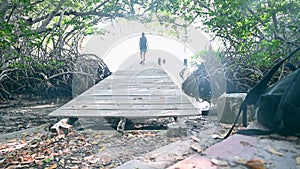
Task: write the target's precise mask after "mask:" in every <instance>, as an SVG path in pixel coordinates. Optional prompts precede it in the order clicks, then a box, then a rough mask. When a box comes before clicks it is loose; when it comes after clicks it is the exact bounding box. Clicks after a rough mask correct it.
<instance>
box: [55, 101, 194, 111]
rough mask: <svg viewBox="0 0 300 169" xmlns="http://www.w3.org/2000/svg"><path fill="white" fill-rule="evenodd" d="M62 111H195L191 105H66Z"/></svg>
mask: <svg viewBox="0 0 300 169" xmlns="http://www.w3.org/2000/svg"><path fill="white" fill-rule="evenodd" d="M61 109H76V110H88V109H89V110H99V109H101V110H195V107H194V106H193V105H191V104H153V105H151V104H148V105H145V104H104V105H97V104H90V103H87V104H80V105H79V104H66V105H65V106H63V107H61Z"/></svg>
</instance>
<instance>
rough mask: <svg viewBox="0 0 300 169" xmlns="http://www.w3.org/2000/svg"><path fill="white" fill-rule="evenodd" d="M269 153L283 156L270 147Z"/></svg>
mask: <svg viewBox="0 0 300 169" xmlns="http://www.w3.org/2000/svg"><path fill="white" fill-rule="evenodd" d="M268 151H269V152H270V153H272V154H275V155H278V156H283V154H282V153H279V152H278V151H276V150H275V149H274V148H272V147H270V146H268Z"/></svg>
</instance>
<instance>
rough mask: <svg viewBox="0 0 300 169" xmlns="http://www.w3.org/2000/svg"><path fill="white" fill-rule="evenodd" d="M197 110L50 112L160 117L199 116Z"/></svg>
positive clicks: (101, 115) (93, 115) (73, 115)
mask: <svg viewBox="0 0 300 169" xmlns="http://www.w3.org/2000/svg"><path fill="white" fill-rule="evenodd" d="M200 114H201V113H199V112H198V111H196V110H160V111H158V110H96V111H95V110H72V109H68V110H65V109H57V110H56V111H54V112H53V113H51V114H49V116H51V117H58V116H63V117H78V118H80V117H86V118H87V117H116V118H120V117H126V118H134V119H137V118H141V119H147V118H158V117H185V116H198V115H200Z"/></svg>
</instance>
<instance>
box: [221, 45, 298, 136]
mask: <svg viewBox="0 0 300 169" xmlns="http://www.w3.org/2000/svg"><path fill="white" fill-rule="evenodd" d="M299 50H300V47H298V48H297V49H296V50H294V51H293V52H292V53H291V54H290V55H288V56H287V57H285V58H283V59H282V60H280V61H279V62H278V63H277V64H275V65H274V66H273V67H272V68H271V69H270V71H269V72H268V73H267V74H266V76H264V77H263V78H262V80H261V81H260V82H259V83H258V84H257V85H256V86H254V87H253V88H252V89H251V90H249V92H248V93H247V96H246V97H245V99H244V101H243V103H242V104H241V106H240V110H239V113H238V115H237V117H236V119H235V121H234V124H233V126H232V127H231V129H230V130H229V132H228V133H227V135H226V136H225V138H227V137H228V136H229V135H230V133H231V132H232V130H233V129H234V126H235V124H236V123H237V121H238V118H239V116H240V114H241V112H243V126H244V127H246V126H247V105H254V107H255V109H254V110H255V114H256V115H257V120H258V122H259V123H261V124H262V125H264V126H265V127H267V128H268V129H270V130H269V131H263V130H256V129H247V130H239V131H238V132H237V133H239V134H246V135H260V134H270V133H274V132H277V133H280V134H283V135H295V134H299V133H300V68H298V69H296V70H295V71H293V72H292V73H291V74H289V75H288V76H286V77H285V78H284V79H282V80H280V81H278V82H277V83H275V84H273V85H270V86H268V83H269V81H270V80H271V78H272V76H273V75H274V74H275V72H276V71H277V70H278V68H279V67H280V66H281V65H282V64H283V63H284V62H285V61H286V60H287V59H289V58H290V57H291V56H292V55H294V54H295V53H296V52H297V51H299Z"/></svg>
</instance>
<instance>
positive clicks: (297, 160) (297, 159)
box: [296, 155, 300, 165]
mask: <svg viewBox="0 0 300 169" xmlns="http://www.w3.org/2000/svg"><path fill="white" fill-rule="evenodd" d="M296 164H297V165H300V155H299V156H298V157H296Z"/></svg>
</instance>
